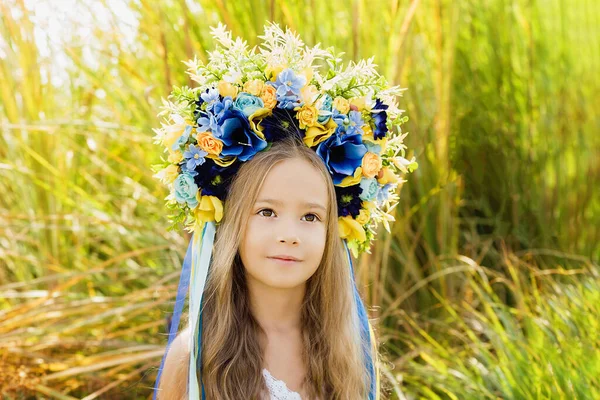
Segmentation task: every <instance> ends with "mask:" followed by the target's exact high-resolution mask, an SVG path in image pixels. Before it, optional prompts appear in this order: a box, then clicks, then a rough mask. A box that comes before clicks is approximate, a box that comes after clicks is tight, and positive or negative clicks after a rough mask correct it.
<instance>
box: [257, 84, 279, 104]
mask: <svg viewBox="0 0 600 400" xmlns="http://www.w3.org/2000/svg"><path fill="white" fill-rule="evenodd" d="M260 98H261V99H262V101H263V103H265V107H266V108H268V109H270V110H272V109H274V108H275V106H276V105H277V89H275V88H274V87H273V86H271V85H264V87H263V91H262V94H261V95H260Z"/></svg>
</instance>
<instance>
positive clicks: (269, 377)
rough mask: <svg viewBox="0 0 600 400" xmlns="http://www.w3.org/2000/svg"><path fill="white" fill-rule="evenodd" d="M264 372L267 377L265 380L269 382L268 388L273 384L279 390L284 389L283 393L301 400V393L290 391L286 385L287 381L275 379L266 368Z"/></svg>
mask: <svg viewBox="0 0 600 400" xmlns="http://www.w3.org/2000/svg"><path fill="white" fill-rule="evenodd" d="M262 371H263V375H264V376H265V379H266V380H267V386H269V383H272V384H274V385H276V386H278V387H279V388H281V389H283V391H285V392H286V394H287V395H290V396H291V395H293V396H295V397H294V398H297V399H298V400H301V397H300V393H298V392H294V391H292V390H290V389H289V388H288V387H287V384H286V383H285V381H282V380H281V379H277V378H275V377H274V376H273V375H272V374H271V372H269V370H268V369H266V368H263V370H262Z"/></svg>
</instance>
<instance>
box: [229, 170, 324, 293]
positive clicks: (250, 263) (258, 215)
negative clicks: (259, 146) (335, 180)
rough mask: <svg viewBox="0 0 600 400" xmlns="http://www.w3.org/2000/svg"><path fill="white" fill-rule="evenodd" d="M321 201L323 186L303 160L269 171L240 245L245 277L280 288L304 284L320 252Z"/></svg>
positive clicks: (315, 267)
mask: <svg viewBox="0 0 600 400" xmlns="http://www.w3.org/2000/svg"><path fill="white" fill-rule="evenodd" d="M327 200H328V197H327V186H326V182H325V180H324V178H323V177H322V176H321V174H320V173H319V171H318V170H317V169H315V168H314V167H313V166H312V165H311V164H310V163H309V162H308V161H306V160H303V159H300V158H294V159H288V160H284V161H281V162H279V163H277V164H276V165H275V166H273V168H271V170H270V171H269V173H268V175H267V177H266V178H265V181H264V184H263V186H262V188H261V190H260V192H259V194H258V198H257V201H256V203H255V204H254V205H253V206H252V209H251V214H250V218H249V220H248V225H247V226H246V230H245V232H244V235H243V239H242V243H241V245H240V258H241V260H242V263H243V264H244V267H245V269H246V274H247V278H248V279H254V280H257V281H259V282H261V283H262V284H264V285H267V286H270V287H274V288H282V289H283V288H293V287H296V286H300V285H303V284H305V282H306V281H307V280H308V279H309V278H310V277H311V276H312V275H313V274H314V272H315V271H316V270H317V268H318V267H319V264H320V263H321V258H322V257H323V251H324V250H325V239H326V233H327V232H326V231H327V221H326V217H327V212H326V211H327V207H328V204H327ZM277 256H279V257H286V256H287V257H294V258H296V259H298V261H294V262H287V261H281V260H277V259H275V258H274V257H277Z"/></svg>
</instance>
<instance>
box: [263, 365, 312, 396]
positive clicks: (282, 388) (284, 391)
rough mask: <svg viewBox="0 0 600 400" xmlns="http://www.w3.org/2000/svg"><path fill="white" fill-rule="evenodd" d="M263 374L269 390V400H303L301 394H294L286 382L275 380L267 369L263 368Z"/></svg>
mask: <svg viewBox="0 0 600 400" xmlns="http://www.w3.org/2000/svg"><path fill="white" fill-rule="evenodd" d="M262 373H263V376H264V377H265V382H266V383H267V388H268V389H269V393H270V398H269V400H302V397H300V394H299V393H296V392H292V391H291V390H290V389H288V387H287V385H286V383H285V382H284V381H280V380H279V379H275V378H274V377H273V375H271V373H270V372H269V371H268V370H267V369H266V368H263V370H262Z"/></svg>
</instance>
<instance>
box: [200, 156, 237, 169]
mask: <svg viewBox="0 0 600 400" xmlns="http://www.w3.org/2000/svg"><path fill="white" fill-rule="evenodd" d="M206 158H210V159H211V160H213V161H214V162H215V164H217V165H220V166H221V167H229V166H230V165H231V164H233V163H234V162H235V160H237V157H236V156H225V157H223V158H221V157H220V156H216V155H214V154H208V155H207V156H206Z"/></svg>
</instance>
